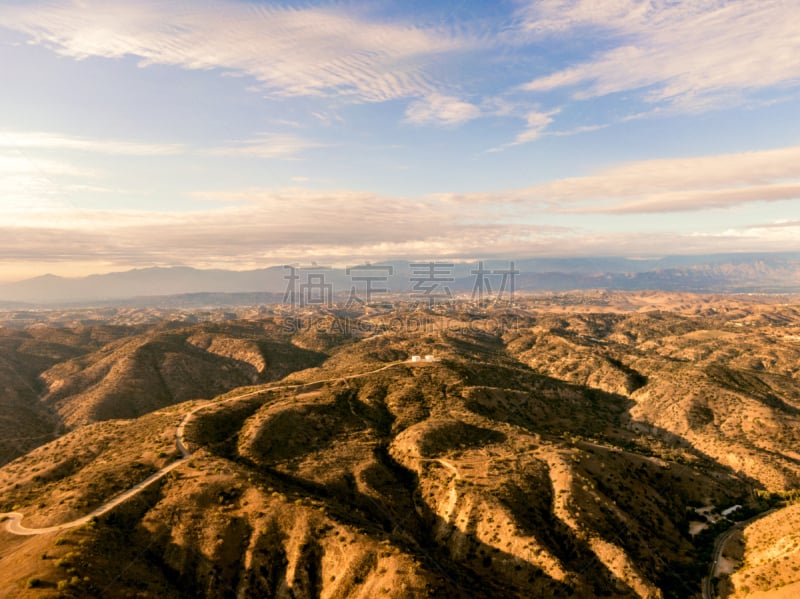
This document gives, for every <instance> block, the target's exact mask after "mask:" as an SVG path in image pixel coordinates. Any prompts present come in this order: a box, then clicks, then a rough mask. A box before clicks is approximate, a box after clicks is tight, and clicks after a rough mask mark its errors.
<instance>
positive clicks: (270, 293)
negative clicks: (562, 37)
mask: <svg viewBox="0 0 800 599" xmlns="http://www.w3.org/2000/svg"><path fill="white" fill-rule="evenodd" d="M439 262H440V264H438V265H437V267H436V272H435V273H433V274H431V272H430V269H429V268H427V267H425V266H420V265H419V263H410V262H408V261H392V262H382V263H377V264H373V265H362V266H360V267H356V268H354V269H352V270H351V271H350V272H349V273H348V272H347V271H346V269H344V268H334V269H326V268H322V267H318V266H316V265H302V266H297V270H295V271H294V275H295V276H296V277H297V278H295V279H291V278H290V277H291V276H292V271H291V270H290V269H289V268H286V267H283V266H273V267H269V268H262V269H256V270H246V271H232V270H220V269H215V270H201V269H196V268H190V267H183V266H181V267H172V268H143V269H135V270H129V271H126V272H116V273H109V274H103V275H91V276H88V277H82V278H64V277H58V276H55V275H45V276H41V277H36V278H32V279H27V280H24V281H19V282H15V283H6V284H2V285H0V308H6V309H14V308H23V307H26V306H31V305H32V306H59V305H73V306H74V305H76V304H92V305H119V304H131V305H137V306H141V305H159V306H160V305H170V306H184V305H187V306H202V305H242V304H246V303H249V304H253V303H275V302H280V301H282V300H283V297H284V294H285V292H286V291H287V289H289V287H290V286H291V285H295V289H296V292H297V294H299V293H301V287H302V286H304V285H306V286H308V285H311V286H312V291H313V285H314V284H317V291H320V290H321V289H322V285H325V286H328V287H326V291H325V292H326V293H327V292H328V290H329V291H330V292H331V293H333V294H334V297H336V298H338V299H340V298H341V297H347V296H348V295H349V294H350V293H351V290H352V289H354V290H355V294H356V295H357V296H358V297H362V298H363V297H364V295H365V289H366V286H367V285H370V286H371V287H372V288H373V289H376V290H379V289H386V290H388V291H390V292H391V293H394V294H402V293H408V294H409V296H410V299H413V298H415V297H416V298H419V297H420V296H422V295H423V293H424V292H425V290H430V289H432V290H433V291H432V292H433V293H440V292H441V291H442V290H443V289H444V287H447V288H449V289H450V290H451V291H452V292H453V293H454V294H463V293H470V292H471V291H472V290H473V289H475V287H476V284H477V282H478V280H479V278H483V279H484V282H485V285H484V291H485V292H486V293H487V294H489V290H491V292H493V293H495V294H496V293H497V291H498V290H499V289H500V287H501V286H502V283H503V275H502V271H504V270H508V269H509V266H510V262H509V261H497V260H491V261H485V262H483V263H479V262H478V261H475V262H469V263H463V262H462V263H458V264H452V266H447V264H448V263H447V262H446V261H439ZM480 264H482V265H483V266H482V270H483V271H484V273H485V274H484V275H478V274H476V271H479V270H481V266H480ZM514 269H515V270H517V271H519V272H518V274H515V275H514V277H513V279H514V281H513V282H514V286H515V289H516V290H517V291H566V290H576V289H598V288H603V289H619V290H641V289H655V290H663V291H698V292H754V293H795V292H800V253H782V254H717V255H703V256H668V257H662V258H536V259H525V260H517V261H514ZM309 275H311V276H312V278H310V279H309ZM315 276H316V278H314V277H315ZM367 278H369V279H371V281H369V282H368V281H366V280H365V279H367ZM510 283H511V279H510V278H507V279H506V289H508V287H509V286H510ZM306 289H308V287H306ZM298 297H299V295H298ZM379 297H380V296H379V293H376V294H373V298H374V299H379Z"/></svg>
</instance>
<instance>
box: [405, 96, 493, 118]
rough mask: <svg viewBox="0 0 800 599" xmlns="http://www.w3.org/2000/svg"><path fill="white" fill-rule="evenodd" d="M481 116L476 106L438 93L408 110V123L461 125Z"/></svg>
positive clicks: (412, 104)
mask: <svg viewBox="0 0 800 599" xmlns="http://www.w3.org/2000/svg"><path fill="white" fill-rule="evenodd" d="M479 116H481V110H480V108H478V107H477V106H476V105H474V104H470V103H469V102H465V101H463V100H459V99H458V98H456V97H453V96H445V95H442V94H438V93H432V94H428V95H427V96H425V98H423V99H421V100H417V101H415V102H412V103H411V104H410V105H409V106H408V108H407V109H406V121H407V122H409V123H413V124H415V125H440V126H452V125H460V124H461V123H465V122H467V121H471V120H472V119H476V118H478V117H479Z"/></svg>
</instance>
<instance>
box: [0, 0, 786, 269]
mask: <svg viewBox="0 0 800 599" xmlns="http://www.w3.org/2000/svg"><path fill="white" fill-rule="evenodd" d="M798 22H800V2H797V1H796V0H735V1H721V0H690V1H681V0H564V1H557V0H508V1H503V0H495V1H493V2H485V1H469V0H452V1H451V0H446V1H445V0H440V1H436V0H426V1H421V0H406V1H403V2H388V1H384V0H364V1H362V0H347V1H341V2H338V1H325V2H321V1H311V0H309V1H303V2H299V1H298V2H288V1H287V2H267V1H258V0H249V1H244V0H227V1H213V2H212V1H206V0H191V1H189V0H182V1H175V0H159V1H151V0H136V1H132V0H128V1H117V0H73V1H69V0H0V81H2V93H0V281H11V280H19V279H25V278H30V277H34V276H39V275H43V274H45V273H53V274H58V275H61V276H81V275H85V274H89V273H102V272H110V271H120V270H127V269H130V268H142V267H150V266H172V265H189V266H194V267H198V268H229V269H237V270H242V269H249V268H258V267H265V266H271V265H279V264H288V263H294V262H301V263H308V262H310V261H315V262H318V263H321V264H323V263H324V264H330V265H352V264H357V263H363V262H364V261H368V260H370V261H378V260H383V259H411V260H428V259H430V260H439V259H442V260H445V259H446V260H469V259H476V258H504V259H507V258H518V259H521V258H528V257H536V256H549V257H553V256H625V257H656V256H663V255H674V254H705V253H722V252H739V251H748V252H749V251H795V250H800V242H798V240H800V204H799V203H798V200H800V60H798V57H800V28H798V27H797V23H798Z"/></svg>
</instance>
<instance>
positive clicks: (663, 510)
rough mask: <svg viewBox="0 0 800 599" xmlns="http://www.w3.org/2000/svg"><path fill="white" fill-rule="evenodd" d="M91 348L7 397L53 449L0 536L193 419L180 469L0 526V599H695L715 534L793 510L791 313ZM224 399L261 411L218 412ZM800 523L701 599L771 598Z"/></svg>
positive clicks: (711, 300) (404, 314)
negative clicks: (121, 498) (18, 400)
mask: <svg viewBox="0 0 800 599" xmlns="http://www.w3.org/2000/svg"><path fill="white" fill-rule="evenodd" d="M309 323H313V326H308V325H309ZM354 323H358V326H352V325H353V324H354ZM102 326H103V325H97V330H98V331H100V330H102ZM40 328H41V327H40ZM42 330H47V331H52V333H50V334H52V335H56V334H60V335H63V336H66V337H70V336H72V335H76V334H77V333H76V332H75V330H73V329H72V328H70V327H67V328H66V329H63V330H61V331H60V332H58V331H59V329H54V328H46V329H42ZM87 330H94V329H93V328H92V327H89V329H87ZM114 330H117V329H114ZM81 334H83V335H87V333H81ZM6 335H7V337H8V338H15V339H16V338H17V337H19V336H25V335H33V333H31V332H30V331H28V330H27V329H23V330H18V331H15V332H14V333H11V332H8V333H6ZM98 335H100V333H96V334H95V337H92V336H91V334H89V337H87V339H96V340H95V341H86V342H84V343H80V344H75V343H73V344H68V343H65V344H63V345H64V346H65V347H69V348H73V349H72V350H70V351H71V352H72V353H70V352H67V351H66V350H64V353H63V355H62V354H54V353H53V354H52V356H53V357H52V359H50V360H49V361H47V360H44V361H42V362H41V363H37V364H36V366H35V367H34V368H32V369H31V370H30V372H29V373H28V374H26V376H27V377H28V379H27V380H28V382H29V383H30V384H31V386H32V387H33V388H34V389H35V390H36V391H37V393H33V392H32V391H31V392H30V393H32V395H30V396H27V399H26V400H25V401H27V403H28V405H30V406H32V407H35V409H36V410H39V412H37V414H38V413H41V414H43V415H46V418H48V419H49V420H45V422H48V424H49V426H50V427H51V428H49V429H47V428H46V432H48V433H50V434H51V435H53V437H51V438H50V439H45V440H43V441H40V442H39V446H38V447H37V448H35V449H33V448H32V447H31V448H24V447H23V448H20V449H18V452H19V453H20V454H22V453H23V452H24V455H20V457H18V458H17V459H15V460H14V461H12V462H10V463H8V464H6V465H5V466H4V467H2V468H0V513H2V512H8V511H12V510H13V511H17V512H20V513H22V514H24V515H25V525H26V526H29V527H35V526H40V527H43V526H48V525H52V524H57V523H61V522H67V521H69V520H71V519H73V518H76V517H78V516H81V515H83V514H86V513H88V512H90V511H91V510H92V509H94V508H95V507H97V506H99V505H101V504H102V503H103V502H104V501H105V500H107V499H109V498H111V497H113V496H114V495H115V494H117V493H119V492H120V491H122V490H125V489H126V488H128V487H130V486H132V485H133V484H135V483H136V482H138V481H140V480H143V479H144V478H146V477H147V476H148V475H149V474H150V473H152V472H155V471H156V470H158V469H159V468H161V467H163V466H164V465H166V464H168V463H170V462H171V461H174V460H175V459H177V458H178V457H179V456H178V453H177V452H176V449H175V444H174V437H175V428H176V426H177V424H178V423H179V422H180V421H181V419H182V418H183V416H184V415H185V414H187V413H188V412H189V411H190V410H192V409H193V408H195V407H197V406H199V405H201V404H202V405H204V406H206V407H204V408H203V409H201V410H200V411H198V412H196V414H195V415H194V416H193V417H192V418H191V419H190V421H189V422H188V424H187V426H186V430H185V435H184V440H185V442H186V443H187V445H188V447H189V448H190V450H191V451H194V452H195V453H194V456H193V458H192V459H191V460H189V461H187V462H186V463H185V464H182V465H181V466H180V467H179V468H177V469H175V470H174V471H172V472H171V473H170V474H168V475H167V476H166V477H164V478H163V479H161V480H159V481H158V482H157V483H155V484H154V485H152V486H151V487H149V488H148V489H147V490H146V491H144V492H143V493H141V494H139V495H137V496H136V497H135V498H133V499H131V500H130V501H128V502H126V503H124V504H123V505H121V506H119V507H118V508H115V509H114V510H113V511H112V512H110V513H108V514H106V515H104V516H102V517H100V518H98V519H97V520H96V521H93V522H91V523H90V524H89V525H86V526H83V527H80V528H76V529H74V530H72V531H69V532H62V533H52V534H48V535H41V536H32V537H17V536H13V535H11V534H9V533H7V532H6V531H5V530H2V531H0V580H3V581H4V582H3V583H2V586H3V587H4V588H3V589H2V590H0V596H9V597H17V596H19V597H28V596H29V597H53V596H64V597H84V596H96V597H126V596H130V597H239V596H265V597H270V596H275V597H365V598H366V597H370V598H372V597H382V596H386V597H426V596H431V597H459V596H463V597H519V596H525V597H603V596H607V597H645V598H657V597H664V598H666V597H676V598H677V597H682V598H686V597H699V596H700V588H701V584H700V583H701V579H702V577H703V576H705V574H706V572H707V570H708V562H709V560H710V559H711V554H712V549H713V544H714V539H715V537H716V536H717V535H718V534H719V533H721V532H722V531H724V530H725V529H726V528H727V527H729V526H730V525H731V523H732V522H731V520H733V519H744V518H746V517H749V516H751V515H755V514H757V513H758V512H760V511H763V510H765V509H767V508H768V507H769V506H771V505H776V506H778V507H780V506H782V505H784V503H782V502H784V501H785V500H787V499H790V498H791V493H792V491H793V490H795V489H798V488H800V455H799V454H798V453H796V451H797V449H796V448H797V447H798V445H799V444H798V441H800V432H799V431H800V428H799V427H798V424H799V422H798V417H799V416H800V393H799V391H800V366H798V365H800V310H799V309H798V307H797V306H796V305H795V304H792V303H787V300H786V298H782V301H781V302H778V301H776V300H773V299H763V298H751V297H744V298H737V297H706V296H690V295H685V294H684V295H680V294H660V295H658V294H650V293H640V294H606V293H588V294H566V295H548V296H538V297H535V298H526V299H524V300H523V301H521V302H520V305H519V306H516V307H513V308H509V307H491V306H476V305H467V304H463V305H461V304H460V305H458V306H456V307H455V308H453V309H448V310H445V309H435V310H418V309H411V308H408V309H406V308H401V309H398V310H393V311H387V310H377V309H367V310H363V311H358V312H352V313H345V312H332V313H326V314H318V313H313V312H308V313H307V314H305V315H304V320H303V321H302V322H295V321H292V323H291V326H287V321H285V320H281V318H280V317H279V316H277V315H276V316H269V315H261V316H260V317H259V318H257V319H247V320H239V321H233V322H226V323H203V324H196V325H187V324H186V323H185V322H182V323H175V324H166V323H164V324H158V325H154V326H148V327H145V328H144V329H141V328H138V329H135V330H134V329H132V330H130V331H128V333H127V334H119V335H110V334H109V338H107V339H99V338H98V337H97V336H98ZM46 338H47V337H46V336H45V337H42V338H40V339H41V340H42V343H43V344H44V343H45V339H46ZM30 339H31V340H30V341H28V343H29V345H32V346H34V347H35V346H36V343H35V339H34V338H33V337H30ZM19 346H21V344H18V345H17V346H15V347H19ZM16 351H17V352H18V353H19V350H16ZM28 351H29V352H30V351H32V350H28ZM426 354H433V355H434V356H435V357H436V361H435V362H431V363H426V362H422V363H421V364H412V363H410V362H409V361H408V359H409V358H410V357H411V356H412V355H426ZM9 355H11V354H9ZM9 359H10V358H9ZM244 386H246V388H245V389H246V390H248V391H258V393H256V394H255V395H253V394H251V395H248V396H246V397H243V398H242V399H241V400H237V399H235V398H236V397H238V395H240V394H242V393H243V391H244V389H241V388H242V387H244ZM220 394H221V395H220ZM217 395H219V398H218V399H212V400H211V401H206V400H207V399H208V398H212V397H214V396H217ZM8 396H9V397H11V395H10V394H8ZM231 398H233V399H231ZM223 399H231V400H230V401H225V402H224V403H222V400H223ZM9 405H12V404H9ZM43 418H44V416H43ZM31 430H32V431H33V430H35V429H34V428H31ZM55 437H57V438H55ZM51 439H52V440H51ZM734 505H741V506H742V507H741V508H739V509H738V510H737V511H735V512H733V513H731V514H729V517H728V518H725V517H723V516H722V515H721V514H720V512H721V511H722V510H723V509H725V508H727V507H730V506H734ZM796 507H797V506H795V505H791V506H788V507H782V508H781V509H780V510H779V511H777V512H774V513H772V514H771V515H769V516H766V517H765V518H763V519H761V520H756V521H754V522H753V523H752V524H750V525H749V526H747V527H746V528H745V529H744V532H743V533H742V534H740V535H739V536H738V537H736V536H735V537H733V538H732V539H731V541H730V542H729V543H727V544H726V546H725V548H724V552H723V553H724V555H725V559H726V560H727V561H726V562H725V564H727V565H726V568H728V569H729V570H730V572H729V573H728V574H726V575H725V576H723V577H722V580H721V581H719V582H720V584H719V585H718V588H719V589H720V591H721V592H722V593H724V594H725V595H726V596H730V597H737V598H738V597H745V596H751V595H748V593H760V594H757V595H752V596H763V597H784V596H785V597H789V596H793V595H791V594H788V595H787V594H786V593H791V591H792V590H793V589H795V588H796V586H793V585H796V584H798V581H800V575H798V572H797V571H796V570H795V568H796V567H799V566H798V565H797V564H796V563H795V561H796V559H795V558H796V556H797V555H798V553H796V550H798V551H800V539H795V537H796V536H797V533H796V532H795V531H796V530H797V529H798V526H797V512H796V511H795V508H796ZM715 582H716V581H715ZM3 593H5V595H3ZM780 593H783V594H780Z"/></svg>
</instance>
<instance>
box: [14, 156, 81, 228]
mask: <svg viewBox="0 0 800 599" xmlns="http://www.w3.org/2000/svg"><path fill="white" fill-rule="evenodd" d="M95 175H96V174H95V173H94V172H93V171H91V170H88V169H84V168H79V167H76V166H74V165H72V164H69V163H66V162H62V161H59V160H52V159H41V158H38V157H37V158H35V159H34V158H31V157H30V156H29V155H27V154H26V153H23V152H9V151H0V198H2V200H1V201H0V219H2V220H6V221H8V219H9V218H10V217H11V216H12V215H17V214H26V215H30V214H35V215H37V218H41V215H43V214H44V215H47V214H48V213H50V212H52V211H54V210H64V209H65V208H68V207H69V206H68V205H66V204H64V203H63V201H62V199H61V196H62V195H63V194H64V192H65V191H66V190H68V189H69V188H71V187H73V186H75V185H81V184H84V182H85V181H90V180H93V179H94V178H95Z"/></svg>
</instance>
